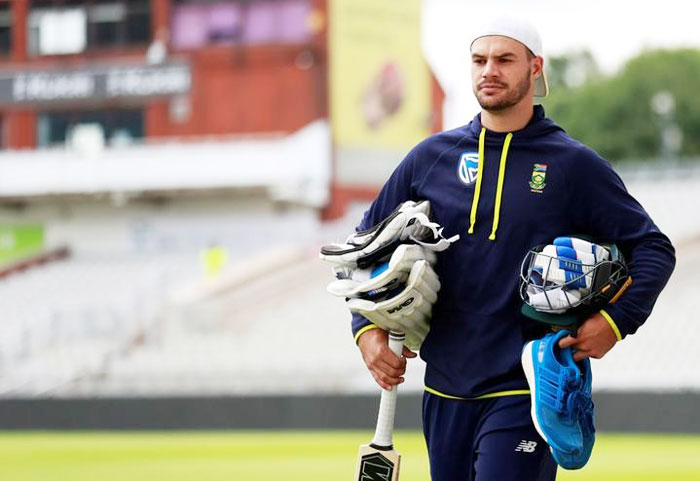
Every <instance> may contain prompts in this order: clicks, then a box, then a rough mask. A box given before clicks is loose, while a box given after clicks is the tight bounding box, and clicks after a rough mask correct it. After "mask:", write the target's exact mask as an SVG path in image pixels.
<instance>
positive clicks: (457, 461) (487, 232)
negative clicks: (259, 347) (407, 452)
mask: <svg viewBox="0 0 700 481" xmlns="http://www.w3.org/2000/svg"><path fill="white" fill-rule="evenodd" d="M471 66H472V85H473V89H474V94H475V95H476V98H477V100H478V101H479V104H480V105H481V112H480V114H479V115H477V116H476V117H475V118H474V119H473V120H472V121H471V122H470V123H469V124H467V125H465V126H463V127H460V128H458V129H455V130H452V131H448V132H442V133H440V134H437V135H434V136H432V137H430V138H428V139H426V140H424V141H423V142H421V143H420V144H419V145H418V146H416V147H415V148H414V149H413V150H412V151H411V152H410V153H409V154H408V155H407V156H406V158H405V159H404V160H403V161H402V162H401V164H400V165H399V166H398V167H397V169H396V170H395V171H394V173H393V174H392V176H391V177H390V178H389V180H388V181H387V183H386V184H385V186H384V187H383V189H382V190H381V192H380V193H379V195H378V197H377V198H376V199H375V201H374V202H373V204H372V206H371V207H370V209H369V210H368V211H367V212H366V213H365V217H364V219H363V221H362V223H361V225H360V226H359V228H360V229H364V228H367V227H370V226H372V225H375V224H376V223H378V222H379V221H381V220H382V219H383V218H385V217H386V216H387V215H388V214H389V213H391V212H392V210H393V209H394V208H395V207H396V206H397V205H398V204H399V203H401V202H403V201H405V200H409V199H412V200H422V199H428V200H430V203H431V207H432V212H433V215H434V217H435V221H436V222H438V223H439V224H440V225H442V226H444V227H445V233H446V235H449V236H451V235H455V234H459V235H460V236H461V239H460V240H459V241H458V242H456V243H455V244H453V246H452V247H451V248H450V249H448V250H446V251H445V252H441V253H440V254H439V256H438V261H437V265H436V268H435V270H436V272H437V274H438V275H439V277H440V281H441V283H442V289H441V291H440V293H439V296H438V300H437V302H436V303H435V305H434V306H433V318H432V323H431V330H430V333H429V334H428V336H427V338H426V339H425V341H424V343H423V345H422V346H421V349H420V354H421V357H422V358H423V359H424V360H425V362H426V375H425V394H424V400H423V425H424V433H425V438H426V442H427V446H428V453H429V456H430V459H431V474H432V478H433V480H434V481H441V480H457V479H459V480H477V481H487V480H489V481H505V480H518V481H527V480H553V479H555V476H556V464H555V463H554V461H553V460H552V457H551V454H550V452H549V450H548V448H547V445H546V443H545V442H544V441H543V440H542V438H541V437H540V436H539V435H538V434H537V432H536V431H535V429H534V427H533V424H532V420H531V417H530V397H529V395H528V393H529V391H528V385H527V382H526V380H525V377H524V375H523V371H522V367H521V365H520V354H521V350H522V348H523V345H524V344H525V343H526V342H527V341H528V340H531V339H536V338H540V337H542V336H543V335H544V334H545V333H546V332H547V327H546V326H544V325H540V324H538V323H535V322H534V321H531V320H528V319H527V318H525V317H524V316H523V315H522V314H521V313H520V307H521V301H520V298H519V297H518V294H517V284H518V274H519V272H520V263H521V261H522V259H523V257H524V255H525V254H526V253H527V252H528V250H529V249H530V248H532V247H533V246H535V245H537V244H548V243H550V242H551V241H552V240H553V239H554V238H555V237H558V236H562V235H571V234H585V235H589V236H592V237H593V238H594V239H596V240H598V241H607V242H614V243H616V244H617V245H618V246H619V247H620V248H621V250H622V251H623V252H624V254H625V255H626V257H627V259H628V260H629V261H630V263H631V276H632V278H633V280H634V282H633V284H632V286H631V287H630V288H629V289H628V290H627V292H625V294H624V295H623V296H622V297H621V299H620V300H619V301H618V302H617V303H616V304H615V305H611V306H607V307H606V308H605V309H603V310H601V311H600V312H598V313H596V314H594V315H593V316H591V317H590V318H588V319H587V320H585V321H584V322H583V323H582V325H581V326H580V328H579V329H578V333H577V336H576V337H571V336H569V337H566V338H564V339H562V341H560V346H561V347H565V346H570V347H572V348H574V349H575V350H576V354H575V358H576V360H581V359H584V358H588V357H592V358H601V357H603V356H604V355H605V354H606V353H607V352H608V351H609V350H610V349H611V348H612V347H613V346H614V345H615V343H616V342H618V341H620V340H622V339H623V338H624V337H625V336H627V335H629V334H633V333H634V332H635V331H636V330H637V328H638V327H639V326H640V325H641V324H642V323H643V322H644V321H645V320H646V319H647V317H648V316H649V314H650V312H651V309H652V307H653V305H654V303H655V301H656V298H657V296H658V295H659V293H660V291H661V290H662V289H663V287H664V286H665V284H666V282H667V280H668V278H669V276H670V274H671V272H672V270H673V267H674V264H675V255H674V249H673V247H672V245H671V243H670V241H669V240H668V238H667V237H666V236H665V235H664V234H662V233H661V232H660V231H659V229H658V228H657V227H656V226H655V225H654V223H653V222H652V220H651V219H650V218H649V216H648V214H647V213H646V212H645V211H644V209H643V208H642V207H641V206H640V205H639V203H638V202H637V201H636V200H635V199H634V198H632V197H631V196H630V195H629V194H628V193H627V191H626V189H625V187H624V185H623V183H622V181H621V180H620V178H619V177H618V176H617V174H616V173H615V172H614V171H613V170H612V168H611V167H610V165H609V163H608V162H607V161H606V160H604V159H602V158H601V157H599V156H598V155H597V154H596V153H595V152H594V151H593V150H591V149H589V148H588V147H586V146H584V145H582V144H581V143H579V142H577V141H576V140H574V139H572V138H571V137H569V136H568V135H567V134H566V133H565V132H564V130H563V129H562V128H560V127H559V126H557V125H556V124H555V123H554V122H553V121H551V120H549V119H548V118H546V117H545V113H544V109H543V108H542V107H541V106H539V105H537V106H535V105H534V100H533V97H534V96H539V97H543V96H545V95H547V82H546V79H545V76H544V72H543V58H542V46H541V40H540V37H539V34H538V33H537V31H536V30H535V29H534V28H533V27H532V26H531V25H529V24H528V23H526V22H523V21H520V20H517V19H506V18H500V19H497V20H495V21H494V22H492V23H491V24H489V25H487V26H485V27H484V29H483V30H482V31H481V32H480V33H479V34H478V35H475V36H474V40H473V42H472V44H471ZM352 327H353V332H354V334H355V339H356V342H357V344H358V346H359V348H360V350H361V352H362V356H363V359H364V361H365V362H366V364H367V366H368V368H369V370H370V372H371V373H372V376H373V377H374V378H375V380H376V381H377V383H378V384H379V385H380V386H382V387H384V388H388V387H390V386H392V385H396V384H399V383H401V382H403V378H402V375H403V374H404V372H405V366H406V361H405V359H404V358H402V359H399V358H397V357H396V356H394V355H393V354H392V353H391V352H390V351H389V350H388V348H387V341H386V333H385V332H384V331H382V330H381V329H375V328H374V327H375V326H373V325H372V324H371V323H370V322H369V321H368V320H367V319H365V318H363V317H361V316H359V315H357V314H355V315H353V323H352ZM404 357H406V358H411V357H415V353H412V352H410V351H408V350H404Z"/></svg>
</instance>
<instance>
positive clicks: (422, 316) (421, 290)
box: [347, 260, 440, 349]
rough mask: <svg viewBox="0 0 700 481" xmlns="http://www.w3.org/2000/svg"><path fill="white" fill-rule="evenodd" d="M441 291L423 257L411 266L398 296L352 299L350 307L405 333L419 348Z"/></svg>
mask: <svg viewBox="0 0 700 481" xmlns="http://www.w3.org/2000/svg"><path fill="white" fill-rule="evenodd" d="M439 290H440V281H439V280H438V277H437V274H435V271H433V269H432V267H430V264H429V263H428V261H425V260H420V261H418V262H416V263H415V264H414V265H413V267H412V268H411V271H410V273H409V275H408V280H407V282H406V287H405V288H404V289H403V290H402V291H401V292H399V293H398V294H396V295H395V296H392V297H390V298H389V299H383V300H377V301H372V300H368V299H359V298H351V299H348V301H347V306H348V307H349V308H350V310H351V311H352V312H357V313H358V314H361V315H362V316H364V317H366V318H367V319H369V320H370V321H372V323H373V324H375V325H376V326H378V327H381V328H382V329H385V330H394V331H401V332H404V333H405V334H406V341H405V344H406V346H407V347H408V348H409V349H418V348H419V347H420V345H421V344H422V343H423V341H424V340H425V336H427V335H428V331H429V330H430V317H431V314H432V306H433V304H434V303H435V301H436V300H437V293H438V291H439Z"/></svg>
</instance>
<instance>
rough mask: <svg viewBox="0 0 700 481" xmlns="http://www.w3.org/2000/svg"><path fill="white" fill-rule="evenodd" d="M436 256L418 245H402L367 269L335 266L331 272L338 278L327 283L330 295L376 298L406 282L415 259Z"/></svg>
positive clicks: (430, 258) (432, 261) (432, 258)
mask: <svg viewBox="0 0 700 481" xmlns="http://www.w3.org/2000/svg"><path fill="white" fill-rule="evenodd" d="M435 259H436V255H435V253H434V252H431V251H427V250H425V249H424V248H422V247H421V246H419V245H416V244H401V245H400V246H399V247H397V248H396V250H395V251H394V253H393V254H392V255H391V258H390V259H389V261H388V262H383V263H381V264H379V265H377V266H374V267H371V268H367V269H353V268H350V267H343V266H335V267H334V268H333V271H334V273H335V276H336V278H337V280H335V281H333V282H331V283H330V284H328V287H327V289H328V292H330V293H331V294H334V295H336V296H342V297H360V298H368V297H376V296H378V295H380V294H382V293H384V292H387V291H390V290H392V289H396V288H397V287H398V286H400V285H401V284H402V283H405V282H406V279H408V274H409V272H411V268H412V267H413V265H414V264H415V263H416V262H418V261H420V260H426V261H428V262H429V263H430V264H433V263H434V262H435Z"/></svg>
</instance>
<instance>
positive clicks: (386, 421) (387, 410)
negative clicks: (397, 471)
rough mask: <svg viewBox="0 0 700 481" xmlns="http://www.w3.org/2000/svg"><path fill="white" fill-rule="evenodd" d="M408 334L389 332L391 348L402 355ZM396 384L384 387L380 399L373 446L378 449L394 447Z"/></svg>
mask: <svg viewBox="0 0 700 481" xmlns="http://www.w3.org/2000/svg"><path fill="white" fill-rule="evenodd" d="M405 338H406V336H405V335H404V333H403V332H395V331H390V332H389V349H391V351H392V352H393V353H394V354H396V355H397V356H398V357H401V354H402V352H403V342H404V339H405ZM397 387H398V386H394V387H393V388H392V389H391V390H390V391H387V390H386V389H382V397H381V400H380V401H379V414H378V416H377V429H376V431H375V432H374V439H372V444H371V445H372V446H373V447H375V448H378V449H385V450H389V449H392V448H393V444H394V443H393V441H392V438H393V434H394V414H395V413H396V391H397Z"/></svg>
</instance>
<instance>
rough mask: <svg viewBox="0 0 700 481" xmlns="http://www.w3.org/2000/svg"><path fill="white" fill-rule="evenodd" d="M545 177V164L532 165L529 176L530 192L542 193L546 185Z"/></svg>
mask: <svg viewBox="0 0 700 481" xmlns="http://www.w3.org/2000/svg"><path fill="white" fill-rule="evenodd" d="M546 177H547V164H534V165H533V166H532V177H531V178H530V182H529V184H530V192H534V193H536V194H540V193H542V191H543V190H544V188H545V187H546V186H547V184H546V183H545V181H544V180H545V178H546Z"/></svg>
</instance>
